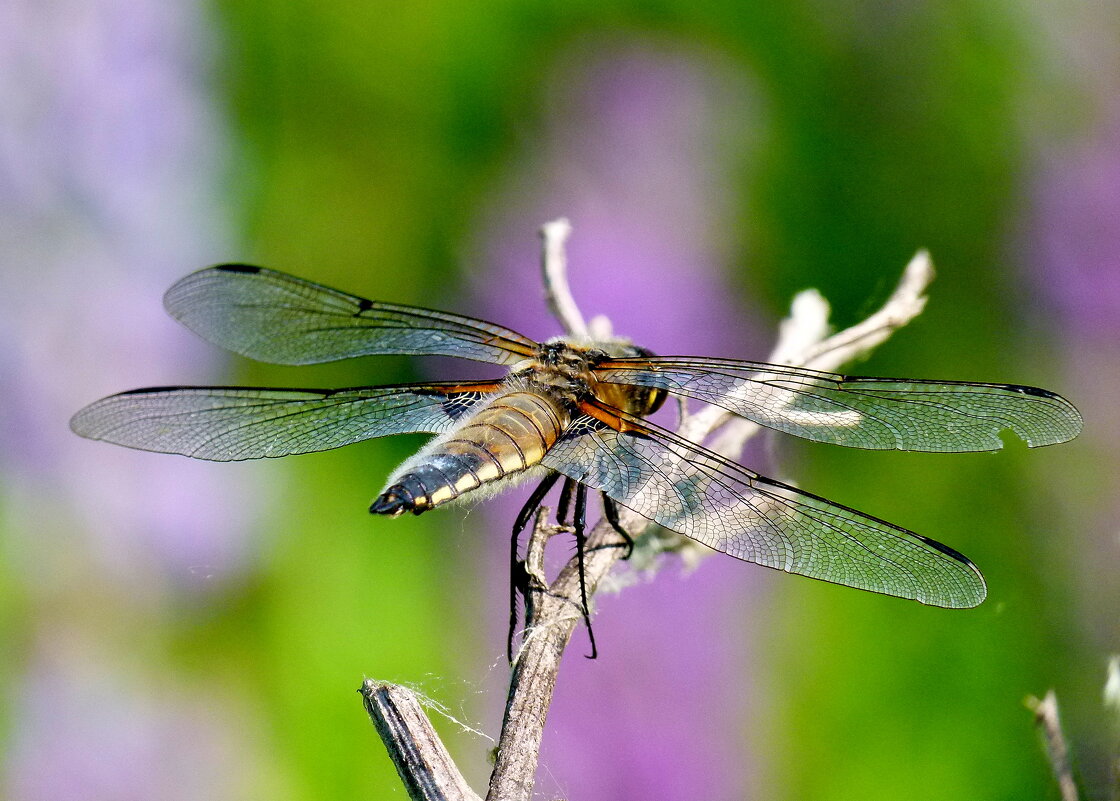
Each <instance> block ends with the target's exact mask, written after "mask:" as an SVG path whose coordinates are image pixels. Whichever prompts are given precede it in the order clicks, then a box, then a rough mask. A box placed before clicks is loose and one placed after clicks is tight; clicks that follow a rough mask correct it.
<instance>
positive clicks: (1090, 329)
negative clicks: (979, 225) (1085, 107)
mask: <svg viewBox="0 0 1120 801" xmlns="http://www.w3.org/2000/svg"><path fill="white" fill-rule="evenodd" d="M1109 102H1111V103H1112V104H1113V105H1114V104H1115V98H1111V100H1110V101H1109ZM1103 112H1104V115H1105V122H1104V124H1103V125H1101V126H1100V127H1099V128H1098V129H1097V130H1096V131H1095V132H1094V133H1093V134H1092V135H1091V136H1090V137H1089V138H1088V139H1087V140H1085V141H1082V142H1081V143H1080V144H1078V145H1077V146H1075V147H1072V148H1067V149H1064V150H1060V151H1056V152H1052V153H1050V154H1049V155H1048V158H1047V159H1046V162H1045V166H1044V167H1043V168H1042V170H1041V171H1040V175H1039V176H1038V179H1037V181H1036V182H1035V186H1034V198H1033V200H1034V213H1033V217H1034V225H1033V226H1032V229H1031V230H1032V236H1031V238H1032V239H1033V242H1034V244H1035V247H1034V248H1032V261H1033V264H1034V268H1035V271H1036V282H1037V284H1038V286H1039V288H1040V290H1041V293H1042V295H1043V297H1045V298H1046V299H1048V300H1049V302H1050V303H1051V305H1052V306H1053V307H1054V308H1055V309H1056V311H1057V312H1058V314H1059V315H1060V316H1061V317H1062V319H1063V321H1064V323H1065V324H1066V325H1068V326H1071V327H1072V328H1073V330H1074V331H1076V332H1077V333H1078V334H1079V335H1081V336H1091V337H1103V338H1106V339H1109V340H1114V339H1115V338H1116V335H1117V332H1120V106H1116V107H1114V108H1112V109H1107V108H1106V109H1104V110H1103Z"/></svg>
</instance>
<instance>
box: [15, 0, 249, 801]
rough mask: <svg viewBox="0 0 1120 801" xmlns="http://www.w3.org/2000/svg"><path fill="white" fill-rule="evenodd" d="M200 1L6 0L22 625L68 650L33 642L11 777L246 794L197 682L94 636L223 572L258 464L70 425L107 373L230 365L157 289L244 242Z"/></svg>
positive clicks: (238, 551)
mask: <svg viewBox="0 0 1120 801" xmlns="http://www.w3.org/2000/svg"><path fill="white" fill-rule="evenodd" d="M198 8H199V7H198V6H196V5H195V4H190V3H182V2H179V3H176V2H165V1H164V0H156V1H155V2H152V1H151V0H148V1H145V0H92V1H87V0H82V1H81V2H79V1H78V0H58V1H57V2H48V3H42V2H38V0H11V2H8V3H5V4H3V5H2V6H0V107H2V108H3V109H4V124H3V125H0V248H2V252H3V254H4V269H3V270H0V371H2V372H0V382H2V386H3V389H4V403H3V404H0V474H2V475H3V487H4V493H3V498H2V500H3V503H2V504H0V505H2V508H3V510H4V520H3V522H4V527H3V534H4V536H5V538H6V539H7V540H8V542H9V544H10V547H6V548H5V549H4V551H5V554H6V555H8V556H9V557H10V559H9V560H8V562H7V564H6V569H7V571H8V573H7V575H8V577H9V580H10V581H12V582H13V586H12V589H13V590H14V591H15V594H16V595H17V596H19V597H24V598H26V599H28V600H29V602H30V605H31V606H32V609H33V611H34V614H32V615H29V616H27V617H25V618H22V620H23V624H22V625H23V626H24V627H25V630H24V631H23V632H22V633H21V635H20V637H19V638H18V641H19V642H35V643H36V644H37V647H38V648H39V650H40V651H42V652H51V651H54V650H62V651H65V653H66V656H65V658H53V659H52V658H43V657H42V656H41V655H34V654H27V653H22V652H21V653H19V654H18V657H19V658H20V659H21V660H23V663H22V664H20V665H19V666H18V667H17V670H21V671H23V673H22V677H20V676H13V677H12V680H11V681H9V682H8V690H9V692H10V693H12V696H13V697H14V699H17V700H15V701H14V702H13V703H12V704H11V706H12V712H13V717H12V721H11V723H10V725H9V726H8V730H9V737H8V740H9V743H8V744H9V745H10V748H9V749H7V754H6V757H5V762H6V764H5V766H4V767H5V775H6V778H5V786H4V790H3V794H4V795H5V797H8V798H16V799H49V800H52V801H53V799H64V798H83V799H98V798H105V799H109V798H113V799H122V798H136V799H141V798H143V799H150V798H160V799H175V798H184V799H186V798H219V797H223V796H227V797H232V795H233V794H232V793H231V792H230V790H229V788H230V787H231V786H232V785H231V784H230V781H231V779H230V776H231V774H232V766H233V765H235V764H240V762H241V756H242V755H241V753H240V750H241V749H243V748H244V746H242V745H240V741H235V738H234V737H233V736H232V735H230V734H228V733H225V732H226V729H228V728H229V725H228V724H229V723H230V721H228V720H225V719H223V718H221V717H220V716H218V715H214V714H213V713H212V712H206V711H204V710H203V709H202V707H203V706H204V705H205V703H206V702H205V701H202V700H200V699H198V700H196V699H190V700H184V699H182V698H176V697H174V695H175V693H174V690H173V689H171V688H166V689H165V688H161V691H162V692H164V695H162V696H157V695H156V694H155V693H154V692H152V691H151V688H150V687H149V689H148V690H140V689H137V687H138V686H139V685H141V684H143V683H144V681H145V677H143V676H136V677H130V678H128V679H125V678H124V675H125V674H128V673H130V672H137V671H130V670H129V668H128V667H126V666H125V665H122V664H120V663H118V662H112V661H110V660H105V659H102V658H100V657H99V653H104V652H105V651H106V647H105V644H104V640H105V639H111V638H112V637H114V636H117V635H115V634H113V633H111V632H110V631H109V629H111V628H112V623H109V622H107V621H114V622H115V621H118V620H120V619H121V618H122V617H124V618H129V617H131V615H133V614H136V615H138V616H143V615H144V614H148V613H151V612H152V610H155V614H157V615H158V614H159V613H160V612H162V611H165V610H167V609H168V608H177V609H178V610H179V611H181V608H178V607H173V606H171V605H170V604H168V603H167V601H168V600H169V596H170V600H171V601H172V602H175V601H180V602H181V601H182V600H183V598H182V597H177V596H176V592H175V591H176V590H182V589H187V590H189V591H197V590H200V589H201V590H208V589H210V588H212V587H215V586H217V585H218V584H219V583H220V582H214V581H212V580H211V576H212V575H213V574H218V575H221V574H229V573H235V572H237V571H238V570H239V569H240V568H241V567H242V566H243V565H244V564H245V562H246V561H247V558H248V557H249V556H250V543H249V542H248V541H247V540H246V535H245V532H246V530H247V527H246V521H247V519H248V518H249V516H250V515H252V513H253V502H252V501H251V500H249V498H250V497H252V496H253V495H254V493H252V492H250V491H249V490H248V489H247V487H246V484H247V482H246V481H245V480H244V479H245V478H246V475H247V474H246V473H244V472H241V473H236V472H231V471H217V470H214V469H213V467H212V466H209V465H204V464H199V463H192V462H190V461H188V460H186V459H174V458H171V457H161V456H156V455H152V454H140V453H134V452H128V451H124V450H123V449H117V448H113V447H110V446H107V445H103V444H100V443H92V442H87V441H85V440H81V439H79V438H78V437H76V436H75V435H73V434H72V433H71V432H70V431H69V428H68V426H67V420H68V419H69V417H70V415H72V414H73V413H74V412H75V411H77V409H78V408H80V407H81V406H83V405H84V404H86V403H89V402H90V401H92V400H95V399H96V398H97V397H99V396H101V395H104V394H108V393H110V392H115V391H120V390H124V389H129V388H132V387H135V386H139V385H144V384H148V385H151V384H167V383H178V382H187V381H190V380H192V379H195V380H204V379H206V377H207V375H208V373H210V372H211V369H210V368H212V367H213V366H214V363H213V355H212V354H213V353H214V350H213V349H212V348H208V347H206V346H205V345H203V344H202V343H198V342H195V341H193V338H192V337H191V336H190V335H189V334H187V333H186V332H184V331H182V330H179V329H178V326H177V325H176V324H175V323H174V322H173V321H171V320H169V319H167V318H166V316H165V315H164V314H163V310H162V308H161V304H160V296H161V294H162V292H163V290H164V289H165V288H166V287H167V286H168V285H169V284H170V283H171V282H172V281H173V280H174V279H175V278H177V277H179V276H180V275H182V274H183V273H184V272H187V271H189V270H191V269H195V268H197V267H199V266H202V265H204V264H205V263H207V262H208V261H213V260H216V259H218V258H227V257H228V256H229V255H230V252H231V236H230V233H229V231H228V230H227V228H226V226H225V224H224V222H223V216H224V215H223V213H222V212H223V209H222V194H221V181H222V166H223V160H224V158H223V156H224V152H223V151H224V149H225V147H226V145H225V143H224V140H223V138H222V135H221V131H220V130H219V127H218V125H217V121H216V119H215V114H214V112H213V110H212V107H211V104H210V101H209V99H208V98H207V96H206V85H205V76H204V74H203V72H202V65H203V63H204V61H205V58H204V56H205V55H206V54H205V53H201V52H199V45H198V43H199V42H203V41H205V40H206V35H205V31H206V29H205V25H204V24H203V20H202V19H200V18H199V16H198V13H199V12H198ZM17 584H18V586H16V585H17ZM98 599H100V600H98ZM48 610H49V611H48ZM62 621H65V624H63V623H62ZM75 621H81V623H82V625H81V627H80V628H78V627H75V628H73V629H71V630H67V627H68V626H74V622H75ZM157 622H158V621H156V620H154V619H150V620H149V625H152V626H155V625H157ZM93 665H96V666H97V667H92V666H93ZM147 681H148V682H149V683H152V684H154V682H153V680H152V679H151V678H150V677H149V678H148V679H147ZM211 703H213V702H211Z"/></svg>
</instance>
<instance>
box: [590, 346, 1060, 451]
mask: <svg viewBox="0 0 1120 801" xmlns="http://www.w3.org/2000/svg"><path fill="white" fill-rule="evenodd" d="M597 376H598V378H599V379H600V380H602V381H607V382H611V383H618V384H632V385H635V386H641V387H656V388H659V389H663V390H665V391H667V392H669V393H671V394H674V395H683V396H685V397H688V398H695V399H697V400H701V401H704V402H705V403H711V404H715V405H717V406H721V407H723V408H725V409H727V410H728V411H730V412H733V413H735V414H737V415H740V416H742V417H745V418H747V419H748V420H753V421H754V422H756V423H759V424H760V425H764V426H767V427H768V428H773V429H776V430H778V431H784V432H786V433H787V434H793V435H795V436H798V437H803V438H805V439H810V440H814V441H817V442H828V443H832V444H834V445H845V446H848V447H852V448H869V449H876V450H880V449H897V450H904V451H937V452H944V453H955V452H963V451H994V450H998V449H999V448H1001V447H1002V446H1003V442H1002V441H1001V439H1000V432H1002V431H1011V432H1014V433H1015V434H1016V435H1017V436H1018V437H1019V438H1020V439H1022V440H1025V441H1026V443H1027V444H1028V445H1029V446H1031V447H1032V448H1033V447H1038V446H1041V445H1053V444H1055V443H1059V442H1065V441H1066V440H1069V439H1072V438H1073V437H1075V436H1077V434H1078V433H1079V432H1080V431H1081V414H1080V413H1079V412H1078V411H1077V409H1076V408H1074V406H1073V405H1072V404H1071V403H1070V402H1069V401H1067V400H1066V399H1065V398H1063V397H1061V396H1060V395H1057V394H1055V393H1053V392H1049V391H1048V390H1045V389H1039V388H1037V387H1027V386H1017V385H1014V384H980V383H972V382H967V381H922V380H913V379H897V378H866V377H861V376H844V375H839V374H837V373H825V372H819V371H814V370H803V369H799V368H794V367H785V366H782V365H776V364H765V363H762V362H743V361H733V360H723V359H692V358H677V357H666V358H660V357H654V358H641V359H612V360H610V361H607V362H604V363H603V364H602V365H600V366H599V367H598V370H597Z"/></svg>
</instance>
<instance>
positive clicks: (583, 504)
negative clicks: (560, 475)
mask: <svg viewBox="0 0 1120 801" xmlns="http://www.w3.org/2000/svg"><path fill="white" fill-rule="evenodd" d="M572 527H573V528H574V529H575V533H576V562H577V564H578V565H579V600H580V606H581V607H582V609H581V611H582V612H583V622H584V623H585V624H586V625H587V638H588V639H589V640H590V641H591V653H590V654H587V658H588V659H594V658H595V657H596V656H597V655H598V653H599V650H598V648H596V647H595V632H594V630H592V628H591V609H590V608H589V607H588V605H587V571H586V569H585V567H584V556H585V554H586V551H587V547H586V546H587V534H586V529H587V486H586V485H584V484H579V483H577V484H576V506H575V516H574V518H573V520H572Z"/></svg>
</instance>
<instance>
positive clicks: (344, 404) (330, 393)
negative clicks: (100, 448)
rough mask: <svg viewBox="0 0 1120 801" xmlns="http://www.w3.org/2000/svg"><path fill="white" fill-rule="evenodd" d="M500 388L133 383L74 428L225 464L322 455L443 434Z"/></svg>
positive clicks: (79, 417)
mask: <svg viewBox="0 0 1120 801" xmlns="http://www.w3.org/2000/svg"><path fill="white" fill-rule="evenodd" d="M498 386H499V385H497V384H489V383H487V384H483V383H479V384H416V385H402V386H393V387H355V388H352V389H336V390H315V389H255V388H242V387H167V388H162V387H159V388H154V389H137V390H133V391H132V392H123V393H121V394H119V395H111V396H109V397H108V398H102V399H101V400H99V401H96V402H95V403H91V404H90V405H89V406H87V407H85V408H84V409H82V410H81V411H79V412H78V413H77V414H75V415H74V417H73V418H72V419H71V420H70V428H72V429H73V430H74V432H75V433H77V434H80V435H81V436H83V437H87V438H88V439H97V440H104V441H106V442H112V443H114V444H116V445H124V446H126V447H129V448H137V449H139V450H144V451H157V452H159V453H179V454H183V455H184V456H192V457H194V458H195V459H210V460H212V461H218V462H229V461H237V460H241V459H259V458H262V457H265V456H287V455H289V454H293V453H311V452H313V451H325V450H329V449H330V448H338V447H341V446H343V445H349V444H350V443H352V442H360V441H361V440H364V439H372V438H373V437H384V436H387V435H389V434H405V433H412V432H432V433H439V432H442V431H445V430H447V429H448V428H449V427H451V426H452V425H453V424H454V422H455V421H456V420H457V419H459V418H460V417H462V416H463V415H464V414H465V413H466V412H468V411H469V410H470V409H471V407H473V406H474V405H475V404H476V403H478V402H480V401H481V400H482V399H483V398H484V397H485V396H486V394H487V393H489V392H493V391H494V390H496V388H497V387H498Z"/></svg>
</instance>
